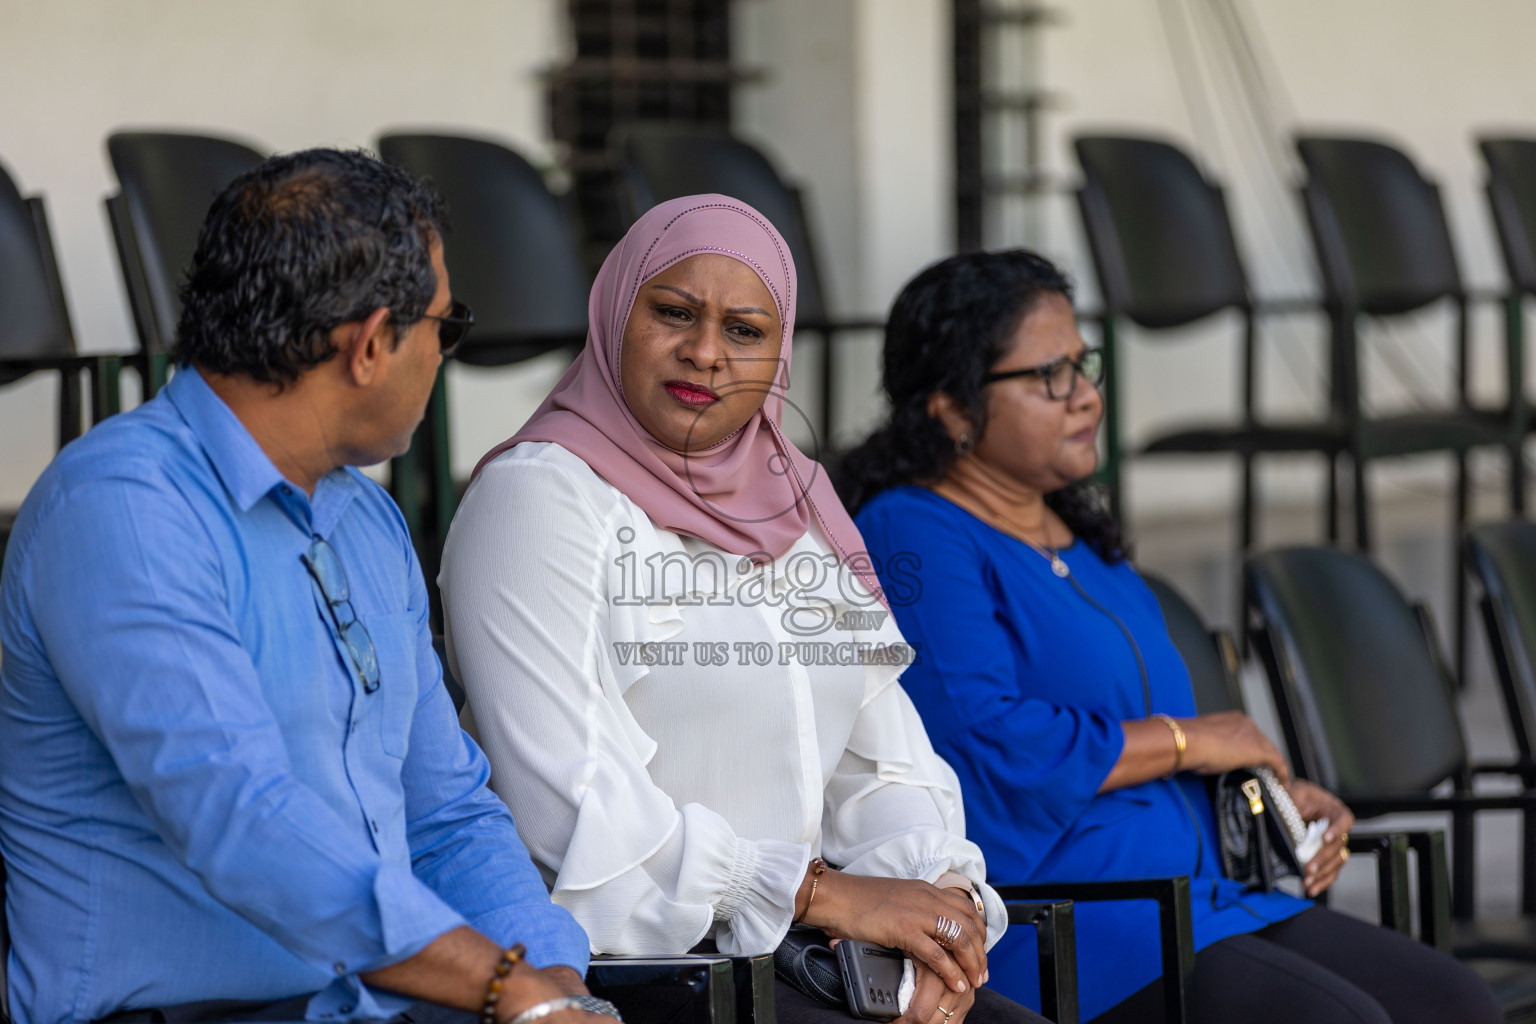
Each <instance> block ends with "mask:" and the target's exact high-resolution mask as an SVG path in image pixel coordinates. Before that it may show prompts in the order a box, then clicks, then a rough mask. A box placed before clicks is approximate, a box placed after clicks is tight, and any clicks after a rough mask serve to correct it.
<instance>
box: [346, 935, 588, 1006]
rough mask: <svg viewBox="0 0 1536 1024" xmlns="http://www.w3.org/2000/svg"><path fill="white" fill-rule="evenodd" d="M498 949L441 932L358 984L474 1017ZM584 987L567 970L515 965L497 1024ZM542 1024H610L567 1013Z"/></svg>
mask: <svg viewBox="0 0 1536 1024" xmlns="http://www.w3.org/2000/svg"><path fill="white" fill-rule="evenodd" d="M501 953H502V950H501V947H500V946H498V945H497V944H496V943H494V942H492V941H491V940H490V939H488V938H486V937H485V936H484V935H481V934H480V933H479V932H477V931H475V930H474V929H473V928H470V927H468V926H463V927H459V928H455V929H454V930H453V931H450V932H444V933H443V934H442V935H439V936H438V937H437V938H435V939H433V940H432V941H431V942H430V943H428V944H427V946H426V948H425V949H423V950H422V951H421V952H419V953H417V954H416V955H415V956H413V957H409V958H407V959H405V960H402V961H400V962H399V963H397V964H390V965H389V966H388V967H383V968H380V969H379V970H377V971H369V972H368V973H366V974H364V975H362V979H363V981H364V982H366V983H367V984H369V985H372V986H374V987H376V988H381V989H387V990H389V991H391V992H396V993H399V994H400V995H402V996H406V997H408V998H412V999H420V1000H422V1001H423V1002H429V1003H436V1004H437V1005H439V1006H447V1007H450V1008H452V1009H455V1010H468V1011H469V1012H471V1013H479V1012H480V1009H481V1007H483V1006H484V1005H485V997H486V993H487V992H488V991H489V989H490V984H491V978H492V977H494V976H495V974H496V967H497V965H498V964H499V963H500V962H501ZM586 991H587V986H586V985H585V984H583V983H582V980H581V975H579V974H577V973H576V971H575V970H573V969H572V968H570V967H564V966H556V967H546V968H544V969H543V970H540V969H539V968H537V967H534V966H532V965H531V964H529V963H527V962H523V963H519V964H517V965H516V966H514V967H513V968H512V970H511V971H510V972H508V974H507V976H506V978H505V979H503V980H502V986H501V992H500V996H499V997H498V998H497V1000H496V1019H497V1020H498V1021H500V1022H501V1024H506V1022H507V1021H509V1020H511V1019H512V1018H513V1017H516V1016H517V1015H518V1014H520V1013H522V1012H523V1011H524V1010H527V1009H529V1008H530V1007H534V1006H537V1005H538V1004H539V1003H544V1002H548V1001H549V1000H551V999H560V998H562V997H564V996H574V995H585V994H586ZM543 1024H613V1020H612V1019H611V1018H608V1017H600V1016H598V1015H596V1014H591V1013H586V1012H584V1011H582V1010H576V1009H569V1010H561V1011H559V1012H558V1013H552V1014H550V1015H549V1016H548V1017H546V1018H545V1019H544V1022H543Z"/></svg>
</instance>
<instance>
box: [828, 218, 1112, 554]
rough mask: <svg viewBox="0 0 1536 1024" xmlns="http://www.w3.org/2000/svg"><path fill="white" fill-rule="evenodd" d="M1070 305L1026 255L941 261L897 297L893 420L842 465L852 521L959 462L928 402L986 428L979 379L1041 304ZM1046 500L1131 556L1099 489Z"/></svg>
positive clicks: (842, 488)
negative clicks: (937, 396)
mask: <svg viewBox="0 0 1536 1024" xmlns="http://www.w3.org/2000/svg"><path fill="white" fill-rule="evenodd" d="M1051 294H1053V295H1060V296H1062V297H1063V298H1065V299H1066V300H1067V301H1069V302H1070V301H1071V300H1072V283H1071V281H1069V280H1068V279H1067V277H1066V275H1065V274H1063V273H1062V272H1061V271H1060V270H1058V269H1057V268H1056V266H1055V265H1054V264H1052V263H1051V262H1050V261H1049V260H1047V259H1045V258H1044V257H1042V256H1039V255H1037V254H1035V253H1033V252H1030V251H1028V250H1026V249H1009V250H1004V251H1001V252H967V253H961V254H960V255H958V256H951V257H949V258H948V259H946V260H941V261H940V262H938V263H935V264H933V265H932V266H930V267H928V268H927V269H926V270H924V271H922V272H921V273H920V274H918V275H917V276H916V277H914V278H913V279H912V280H911V281H909V282H907V285H906V287H904V288H903V289H902V290H901V294H899V295H898V296H896V301H895V303H894V304H893V305H892V306H891V315H890V318H889V319H888V320H887V321H886V325H885V365H884V374H883V378H882V382H883V384H884V387H885V393H886V396H887V397H888V398H889V399H890V404H891V415H890V419H889V421H888V422H887V423H886V424H885V425H884V426H882V427H880V428H879V429H878V430H876V431H875V432H874V433H873V434H871V435H870V436H869V437H868V438H866V439H865V441H864V442H863V443H862V444H860V445H859V446H858V447H857V448H854V449H853V450H852V451H850V452H848V454H847V455H845V456H844V457H843V459H842V462H841V463H840V465H839V469H838V474H837V484H838V490H839V492H840V493H841V495H842V497H843V500H844V501H845V502H847V504H848V507H849V509H850V510H851V511H852V512H854V513H857V512H858V510H859V509H861V508H863V507H864V505H865V504H866V503H868V502H869V501H870V499H872V498H874V497H875V495H877V494H879V493H881V492H882V491H886V490H889V489H890V488H892V487H897V486H900V485H902V484H912V483H916V484H933V483H936V482H938V481H939V480H941V479H943V477H944V475H945V473H946V472H947V471H948V470H949V467H950V464H951V463H953V462H954V460H955V459H956V458H957V457H958V456H957V455H956V453H955V444H954V441H952V440H951V439H950V437H949V434H948V433H946V432H945V430H944V426H943V424H942V423H940V421H939V420H937V419H936V418H934V417H933V416H930V415H929V414H928V399H929V398H930V397H931V396H932V395H933V394H934V393H935V392H938V391H943V392H946V393H948V394H949V396H950V397H951V398H953V399H954V400H955V402H956V403H957V404H959V406H960V407H961V408H963V409H966V410H968V411H969V412H970V414H971V418H972V422H974V423H975V424H976V428H977V431H978V433H979V432H981V431H984V430H985V429H986V401H985V400H984V398H983V395H982V387H983V384H982V378H983V377H984V376H985V375H986V374H987V372H988V371H990V370H991V369H992V367H993V366H995V365H996V364H997V362H998V360H999V359H1001V358H1002V357H1003V356H1004V355H1005V354H1006V347H1007V342H1008V339H1009V338H1010V337H1011V336H1012V335H1013V333H1014V331H1015V330H1016V329H1017V328H1018V325H1019V322H1020V321H1022V320H1023V319H1024V317H1025V316H1026V315H1028V313H1029V312H1030V311H1031V310H1032V309H1033V308H1034V307H1035V304H1036V303H1037V302H1039V300H1040V299H1041V297H1042V296H1045V295H1051ZM1045 502H1046V504H1047V505H1048V506H1050V508H1051V509H1052V510H1054V511H1055V512H1056V514H1057V515H1059V516H1060V517H1061V518H1062V521H1063V522H1065V523H1066V524H1067V526H1068V527H1070V528H1071V530H1072V532H1073V533H1074V534H1076V535H1077V536H1078V537H1080V538H1082V540H1084V541H1085V542H1086V543H1087V544H1088V545H1089V546H1090V547H1092V548H1093V549H1094V550H1095V551H1096V552H1098V554H1099V555H1100V556H1101V557H1102V558H1104V559H1106V560H1108V561H1111V562H1118V561H1123V560H1125V559H1126V558H1128V557H1129V554H1130V553H1129V551H1128V546H1127V544H1126V542H1125V539H1124V538H1123V537H1122V536H1121V533H1120V526H1119V524H1118V523H1116V522H1115V519H1114V517H1113V516H1112V515H1111V514H1110V511H1109V502H1108V500H1107V496H1106V495H1105V493H1104V489H1103V488H1102V487H1101V486H1100V485H1098V484H1096V483H1093V482H1091V481H1087V480H1082V481H1078V482H1077V483H1074V484H1071V485H1069V486H1067V487H1064V488H1062V489H1061V490H1059V491H1053V492H1052V493H1050V494H1047V495H1046V496H1045Z"/></svg>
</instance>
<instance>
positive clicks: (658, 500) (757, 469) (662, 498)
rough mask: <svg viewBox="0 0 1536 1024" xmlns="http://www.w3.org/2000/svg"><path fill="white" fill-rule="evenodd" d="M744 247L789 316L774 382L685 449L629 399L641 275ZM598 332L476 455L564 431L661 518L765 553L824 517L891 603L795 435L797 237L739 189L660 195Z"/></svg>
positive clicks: (620, 260) (613, 280) (594, 324)
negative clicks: (734, 420) (720, 435)
mask: <svg viewBox="0 0 1536 1024" xmlns="http://www.w3.org/2000/svg"><path fill="white" fill-rule="evenodd" d="M706 252H713V253H721V254H723V255H726V256H730V257H731V258H732V259H737V260H740V261H741V262H742V263H745V264H746V265H747V266H749V267H751V268H752V269H753V270H755V271H756V272H757V276H758V277H759V278H761V279H762V282H763V284H764V285H766V286H767V288H768V291H769V293H770V294H771V295H772V296H773V301H774V304H775V305H776V307H777V310H778V314H779V322H780V323H781V324H782V325H783V331H784V333H783V349H782V354H781V356H780V359H779V362H778V365H777V367H776V368H775V369H774V371H772V373H771V374H770V373H769V372H765V373H763V374H762V378H763V379H762V385H763V386H764V387H765V389H766V390H767V392H768V395H767V398H766V400H765V401H764V402H763V406H762V408H761V409H759V410H758V411H757V412H756V413H754V414H753V415H752V418H751V419H749V420H748V421H747V423H746V425H745V426H743V427H742V428H741V429H740V430H738V431H737V432H736V433H734V434H732V435H731V436H730V437H727V438H725V439H724V440H723V441H720V442H718V443H717V444H715V445H713V446H711V447H709V448H707V449H704V450H702V451H695V452H689V453H686V454H685V453H683V452H679V451H675V450H673V449H671V448H668V447H667V446H665V445H663V444H662V443H661V442H660V441H657V440H656V439H655V438H654V437H652V436H651V435H650V433H649V432H648V431H647V430H646V429H645V427H643V426H641V424H640V422H639V420H637V419H635V416H634V413H632V412H630V411H629V406H628V405H627V404H626V402H625V400H624V395H623V391H622V388H621V385H620V375H619V349H620V347H621V344H622V341H623V338H624V325H625V324H626V323H627V322H628V320H629V313H630V309H631V308H632V307H633V306H634V304H635V297H636V296H637V295H638V294H639V291H640V287H641V286H642V285H644V284H645V282H646V281H649V280H650V279H651V278H653V277H655V276H656V275H657V274H659V273H661V272H662V271H663V270H665V269H667V268H668V267H670V266H672V265H673V264H675V263H678V262H680V261H682V260H685V259H687V258H688V257H690V256H696V255H698V254H700V253H706ZM587 323H588V331H587V343H586V346H585V347H584V348H583V349H582V351H581V354H580V355H578V356H577V357H576V361H575V362H574V363H572V364H571V367H570V369H568V370H567V371H566V372H565V376H563V377H561V378H560V382H559V383H558V384H556V385H555V388H554V390H553V391H551V392H550V394H549V397H548V398H546V399H545V400H544V404H542V405H540V406H539V408H538V410H537V411H535V412H534V414H533V416H532V417H531V418H530V419H529V420H528V422H527V423H525V424H523V428H522V429H521V430H519V431H518V432H517V433H516V434H514V435H513V436H512V437H511V438H509V439H508V440H506V441H503V442H502V443H501V444H499V445H497V446H496V447H495V448H492V449H491V450H490V451H489V452H487V453H486V455H485V457H484V458H483V459H481V460H480V463H479V465H477V466H476V467H475V473H476V474H477V475H478V474H479V472H480V470H481V469H483V468H485V465H486V463H488V462H490V461H491V460H492V459H494V458H496V456H498V455H500V454H501V453H502V452H504V451H506V450H507V449H508V448H511V447H513V446H514V445H517V444H521V443H522V442H524V441H553V442H555V443H557V444H559V445H560V446H561V447H563V448H565V449H567V450H568V451H571V452H573V453H574V454H576V455H578V456H580V457H581V458H582V460H583V461H585V462H586V463H587V465H589V466H591V467H592V469H593V470H594V471H595V472H596V473H597V474H598V475H599V476H601V477H602V478H603V479H604V480H607V481H608V482H609V483H610V484H612V485H613V486H614V487H617V488H618V489H619V490H621V491H623V492H624V493H625V494H626V495H628V496H629V498H630V499H631V500H632V501H634V503H635V504H637V505H639V506H640V507H641V508H642V509H644V510H645V513H646V514H647V515H649V516H650V517H651V519H652V520H654V521H655V522H656V524H657V525H658V526H660V527H662V528H663V529H666V530H671V531H672V532H674V533H680V534H685V535H687V536H690V537H698V538H699V539H701V540H705V541H708V542H709V543H711V544H713V545H715V546H716V547H718V548H721V549H723V550H725V551H728V552H731V553H741V554H750V555H752V556H753V558H754V559H755V560H757V561H759V562H764V561H768V560H771V559H774V558H777V557H779V556H780V555H782V554H784V553H785V552H786V551H788V550H789V549H790V548H791V547H792V546H793V545H794V543H795V542H796V541H797V540H799V539H800V537H802V536H803V535H804V534H805V533H806V532H807V531H808V530H809V529H810V528H811V523H812V522H813V521H814V522H815V523H817V524H818V525H820V527H821V530H822V532H823V533H824V534H825V535H826V537H827V539H828V540H830V541H831V543H832V546H833V548H834V549H836V551H837V553H838V556H839V557H840V558H841V559H842V561H843V564H844V565H846V566H847V567H848V568H849V570H851V571H852V572H853V573H854V574H855V575H856V576H857V577H858V578H859V580H860V581H861V582H862V583H863V585H864V587H865V588H867V589H868V590H869V591H871V592H872V593H873V594H875V595H876V596H877V597H879V598H880V601H881V602H882V603H884V601H885V595H884V594H883V592H882V591H881V589H880V583H879V580H878V579H876V577H875V574H874V571H873V568H872V566H871V564H870V561H869V556H868V555H867V554H866V553H865V549H864V539H863V538H862V537H861V536H860V535H859V531H858V527H856V526H854V525H853V520H852V519H851V518H849V516H848V512H847V510H846V509H844V508H843V503H842V501H841V500H840V499H839V498H838V496H837V493H836V492H835V491H834V490H833V489H832V484H831V481H830V480H828V478H827V473H826V471H825V470H824V469H823V468H822V467H821V465H820V464H819V463H817V462H815V461H813V460H811V459H809V458H807V457H806V456H805V455H804V454H803V453H802V452H801V451H800V450H799V449H798V448H796V447H795V446H794V445H793V444H791V443H790V442H789V439H788V438H786V437H785V436H784V431H783V418H784V392H785V391H786V390H787V389H788V387H789V358H790V342H791V339H792V338H793V337H794V326H795V264H794V261H793V260H792V259H791V258H790V254H789V246H788V245H786V244H785V242H784V239H783V238H782V237H780V235H779V233H778V232H777V231H776V230H774V227H773V225H772V224H770V223H769V222H768V219H767V218H766V217H764V216H763V215H762V214H760V213H758V212H757V211H756V210H754V209H752V207H750V206H747V205H746V204H745V203H741V202H738V201H737V200H735V199H731V198H730V197H728V196H721V195H700V196H686V197H684V198H682V199H674V200H671V201H670V202H665V203H662V204H661V205H660V206H657V207H655V208H653V209H652V210H650V211H649V212H648V213H646V214H645V216H643V217H641V218H640V219H639V220H638V221H636V222H635V225H634V227H632V228H630V229H629V232H628V233H627V234H626V235H625V236H624V238H623V239H622V240H621V241H620V242H619V244H618V245H616V246H615V247H614V249H613V251H612V252H610V253H609V254H608V258H607V259H606V260H604V261H603V268H602V270H601V271H599V272H598V275H597V280H596V281H595V282H594V283H593V285H592V294H591V297H590V298H589V299H588V301H587Z"/></svg>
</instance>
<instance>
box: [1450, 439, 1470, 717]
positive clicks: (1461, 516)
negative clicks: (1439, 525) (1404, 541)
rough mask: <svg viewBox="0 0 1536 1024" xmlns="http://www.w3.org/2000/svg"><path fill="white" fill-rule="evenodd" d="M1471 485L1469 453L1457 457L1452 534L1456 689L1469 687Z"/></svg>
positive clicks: (1452, 615)
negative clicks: (1466, 544) (1464, 557)
mask: <svg viewBox="0 0 1536 1024" xmlns="http://www.w3.org/2000/svg"><path fill="white" fill-rule="evenodd" d="M1470 488H1471V481H1470V479H1469V477H1468V474H1467V453H1466V452H1457V453H1456V509H1455V521H1456V525H1455V528H1454V530H1453V532H1452V534H1451V579H1452V581H1453V582H1452V584H1451V600H1452V601H1454V602H1455V605H1456V606H1455V608H1454V609H1452V612H1451V629H1452V631H1453V633H1454V634H1455V635H1454V636H1453V637H1452V640H1451V642H1452V643H1453V644H1455V645H1456V661H1455V665H1456V685H1457V686H1458V687H1460V688H1461V689H1466V686H1467V646H1468V644H1467V574H1466V572H1465V571H1464V570H1463V569H1462V566H1461V538H1462V536H1463V535H1464V534H1465V533H1466V530H1467V512H1468V508H1469V505H1470V493H1469V490H1470Z"/></svg>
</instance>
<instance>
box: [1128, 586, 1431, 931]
mask: <svg viewBox="0 0 1536 1024" xmlns="http://www.w3.org/2000/svg"><path fill="white" fill-rule="evenodd" d="M1142 579H1143V580H1145V581H1146V584H1147V586H1148V587H1149V588H1150V589H1151V591H1152V593H1153V594H1154V595H1155V596H1156V597H1157V603H1158V605H1159V607H1161V608H1162V611H1163V618H1164V620H1165V621H1166V622H1167V624H1168V635H1169V636H1170V637H1171V638H1172V639H1173V645H1174V646H1175V647H1177V648H1178V650H1179V655H1180V656H1181V657H1182V658H1183V659H1184V664H1185V665H1186V666H1187V667H1188V668H1189V676H1190V681H1191V682H1192V683H1193V684H1194V689H1195V710H1196V712H1198V713H1199V714H1202V715H1209V714H1213V713H1215V712H1218V711H1244V712H1246V711H1247V710H1248V707H1247V702H1246V701H1244V700H1243V691H1242V685H1241V683H1240V681H1239V677H1238V672H1239V660H1238V657H1237V647H1236V645H1235V644H1234V643H1233V641H1232V637H1231V635H1230V634H1229V633H1227V631H1226V630H1222V629H1217V630H1212V629H1209V628H1207V626H1206V625H1205V622H1204V621H1203V620H1202V619H1201V618H1200V613H1199V612H1197V611H1195V608H1194V606H1193V605H1191V604H1190V603H1189V602H1188V601H1187V600H1185V598H1184V595H1183V594H1181V593H1179V592H1178V591H1177V590H1176V589H1174V588H1173V587H1172V586H1171V585H1169V584H1168V583H1167V582H1166V581H1165V580H1162V579H1160V578H1159V577H1157V576H1154V575H1152V574H1150V573H1142ZM1349 849H1350V852H1351V853H1364V854H1368V855H1370V856H1372V857H1374V858H1375V860H1376V903H1377V916H1378V920H1379V921H1380V923H1381V924H1382V926H1383V927H1386V928H1391V929H1393V930H1395V931H1400V932H1402V933H1403V934H1405V935H1412V934H1414V932H1415V931H1417V932H1418V934H1419V937H1420V938H1421V939H1422V940H1423V941H1424V942H1426V943H1428V944H1430V945H1445V944H1447V943H1448V942H1449V941H1450V936H1449V918H1450V879H1449V878H1448V877H1447V871H1446V857H1445V833H1444V832H1441V831H1394V832H1373V833H1366V832H1361V831H1358V830H1357V831H1356V832H1354V833H1352V834H1351V835H1350V837H1349ZM1410 851H1412V852H1413V853H1414V854H1415V855H1417V857H1418V859H1419V876H1418V880H1419V917H1418V926H1417V928H1415V918H1414V915H1413V901H1412V897H1411V895H1410V893H1409V882H1408V879H1409V865H1408V854H1409V852H1410ZM1325 898H1326V897H1325Z"/></svg>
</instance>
